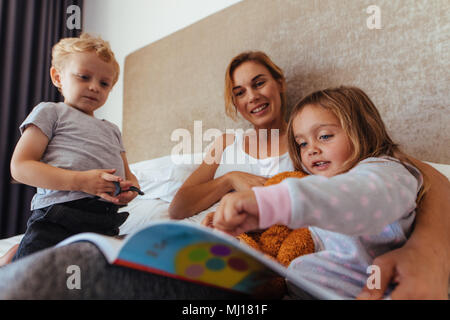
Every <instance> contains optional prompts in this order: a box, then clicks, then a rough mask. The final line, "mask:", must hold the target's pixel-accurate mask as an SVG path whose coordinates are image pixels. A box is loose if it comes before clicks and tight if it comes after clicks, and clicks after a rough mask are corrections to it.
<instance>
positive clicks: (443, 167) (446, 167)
mask: <svg viewBox="0 0 450 320" xmlns="http://www.w3.org/2000/svg"><path fill="white" fill-rule="evenodd" d="M424 162H425V163H428V164H429V165H430V166H432V167H433V168H435V169H436V170H437V171H439V172H440V173H442V174H443V175H444V176H446V177H447V179H449V180H450V164H443V163H433V162H428V161H424Z"/></svg>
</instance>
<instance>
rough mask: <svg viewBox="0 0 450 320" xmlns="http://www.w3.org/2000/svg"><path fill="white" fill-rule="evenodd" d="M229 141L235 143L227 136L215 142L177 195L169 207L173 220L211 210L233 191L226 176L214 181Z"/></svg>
mask: <svg viewBox="0 0 450 320" xmlns="http://www.w3.org/2000/svg"><path fill="white" fill-rule="evenodd" d="M227 140H228V145H229V144H230V143H232V141H233V139H227V138H226V135H222V136H221V137H219V138H217V139H216V140H215V141H214V144H213V146H212V148H211V149H209V150H208V151H207V153H206V156H205V159H204V160H203V162H202V164H201V165H200V166H199V167H198V168H197V170H195V171H194V172H193V173H192V174H191V175H190V176H189V178H188V179H187V180H186V181H185V182H184V183H183V185H182V186H181V187H180V189H179V190H178V192H177V193H176V194H175V197H174V198H173V200H172V202H171V203H170V207H169V215H170V217H171V218H172V219H183V218H187V217H191V216H193V215H195V214H196V213H198V212H201V211H203V210H205V209H207V208H209V207H210V206H211V205H213V204H214V203H216V202H217V201H219V200H220V199H221V198H222V196H223V195H224V194H226V193H228V192H230V191H231V190H232V189H231V185H230V183H229V181H228V179H227V177H226V175H224V176H222V177H219V178H218V179H214V174H215V173H216V170H217V168H218V167H219V164H220V159H221V157H222V153H223V150H225V148H226V147H227ZM230 140H231V141H230Z"/></svg>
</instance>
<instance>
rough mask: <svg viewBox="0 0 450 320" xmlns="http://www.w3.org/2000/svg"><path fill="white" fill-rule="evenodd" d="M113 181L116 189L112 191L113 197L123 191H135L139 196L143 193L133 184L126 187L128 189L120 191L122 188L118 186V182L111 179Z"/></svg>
mask: <svg viewBox="0 0 450 320" xmlns="http://www.w3.org/2000/svg"><path fill="white" fill-rule="evenodd" d="M113 183H114V186H115V187H116V189H115V190H114V193H113V196H114V197H116V196H118V195H119V194H120V193H122V192H125V191H136V192H137V193H138V194H139V195H141V196H143V195H144V193H143V192H142V191H141V190H140V189H139V188H136V187H134V186H133V187H130V189H128V190H125V191H122V188H120V182H118V181H113Z"/></svg>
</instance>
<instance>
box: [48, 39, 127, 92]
mask: <svg viewBox="0 0 450 320" xmlns="http://www.w3.org/2000/svg"><path fill="white" fill-rule="evenodd" d="M77 52H95V53H96V54H97V56H98V57H99V58H100V59H102V60H103V61H105V62H107V63H111V64H112V65H113V68H114V70H115V72H116V74H115V76H114V79H113V83H112V84H113V85H114V84H116V82H117V80H118V79H119V72H120V67H119V64H118V63H117V61H116V58H115V57H114V52H112V50H111V47H110V46H109V42H107V41H105V40H103V39H102V38H100V37H93V36H91V35H90V34H88V33H83V34H81V35H80V37H79V38H64V39H61V40H60V41H59V42H58V43H57V44H55V45H54V46H53V49H52V67H54V68H55V69H56V70H58V71H59V70H61V69H62V68H63V67H64V62H65V60H66V58H67V56H68V55H69V54H71V53H77Z"/></svg>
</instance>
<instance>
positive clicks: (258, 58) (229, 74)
mask: <svg viewBox="0 0 450 320" xmlns="http://www.w3.org/2000/svg"><path fill="white" fill-rule="evenodd" d="M247 61H253V62H256V63H259V64H260V65H262V66H264V67H266V68H267V70H269V72H270V74H271V75H272V77H273V78H274V79H275V80H276V81H278V82H279V83H280V84H281V92H280V97H281V112H282V113H283V117H284V115H285V114H286V90H285V88H286V79H285V77H284V74H283V70H281V68H280V67H278V66H277V65H276V64H275V63H273V61H272V60H270V58H269V57H268V56H267V55H266V54H265V53H264V52H261V51H246V52H243V53H241V54H239V55H237V56H236V57H234V58H233V59H232V60H231V62H230V64H229V65H228V67H227V70H226V72H225V94H224V96H225V112H226V114H227V115H228V116H229V117H230V118H231V119H233V120H235V119H236V115H237V111H236V106H235V103H234V95H233V73H234V71H235V70H236V69H237V67H239V66H240V65H241V64H243V63H244V62H247Z"/></svg>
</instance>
